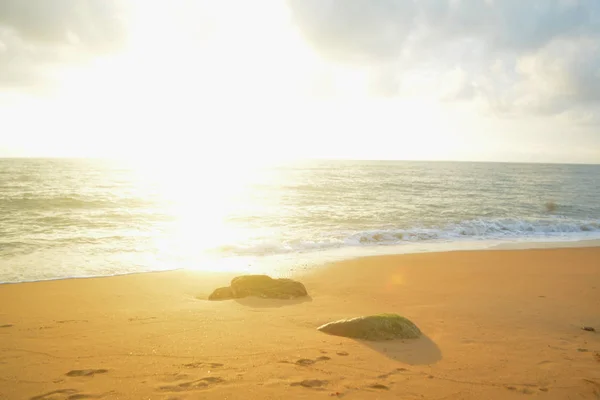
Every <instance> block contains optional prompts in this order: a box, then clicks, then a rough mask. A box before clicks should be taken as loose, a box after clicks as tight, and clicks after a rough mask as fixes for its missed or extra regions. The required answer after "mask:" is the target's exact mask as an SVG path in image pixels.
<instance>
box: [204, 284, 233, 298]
mask: <svg viewBox="0 0 600 400" xmlns="http://www.w3.org/2000/svg"><path fill="white" fill-rule="evenodd" d="M208 299H209V300H229V299H233V292H232V291H231V288H230V287H229V286H227V287H221V288H218V289H215V291H214V292H212V294H211V295H210V296H208Z"/></svg>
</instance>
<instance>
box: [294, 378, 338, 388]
mask: <svg viewBox="0 0 600 400" xmlns="http://www.w3.org/2000/svg"><path fill="white" fill-rule="evenodd" d="M328 383H329V381H323V380H320V379H305V380H303V381H300V382H293V383H290V386H302V387H305V388H310V389H319V388H322V387H323V386H327V384H328Z"/></svg>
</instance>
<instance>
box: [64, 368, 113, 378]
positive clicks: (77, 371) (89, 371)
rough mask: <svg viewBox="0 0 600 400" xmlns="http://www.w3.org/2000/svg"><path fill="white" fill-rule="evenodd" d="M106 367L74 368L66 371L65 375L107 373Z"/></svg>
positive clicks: (77, 375) (78, 375)
mask: <svg viewBox="0 0 600 400" xmlns="http://www.w3.org/2000/svg"><path fill="white" fill-rule="evenodd" d="M107 372H108V370H107V369H74V370H72V371H69V372H67V373H66V374H65V375H67V376H70V377H80V376H94V375H96V374H105V373H107Z"/></svg>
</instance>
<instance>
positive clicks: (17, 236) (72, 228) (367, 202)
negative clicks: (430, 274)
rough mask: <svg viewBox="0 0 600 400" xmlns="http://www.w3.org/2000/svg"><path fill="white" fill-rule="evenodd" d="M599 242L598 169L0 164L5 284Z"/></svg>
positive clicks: (0, 278)
mask: <svg viewBox="0 0 600 400" xmlns="http://www.w3.org/2000/svg"><path fill="white" fill-rule="evenodd" d="M598 238H600V166H598V165H558V164H504V163H469V162H407V161H324V160H318V161H296V162H288V163H278V164H272V165H266V164H262V165H261V164H258V163H248V162H240V161H236V160H230V161H228V160H221V161H218V162H217V161H214V160H213V161H211V162H208V161H202V160H186V159H184V160H172V159H171V160H162V159H160V157H159V158H157V159H154V160H150V161H146V162H128V161H114V160H84V159H0V282H20V281H32V280H42V279H58V278H68V277H84V276H106V275H116V274H126V273H134V272H145V271H156V270H168V269H179V268H190V269H213V270H215V269H216V270H224V269H228V268H230V269H234V270H245V271H253V270H256V271H259V270H260V269H261V265H269V262H270V263H271V265H273V264H280V265H287V266H290V267H293V266H298V265H308V264H311V263H312V264H314V263H316V262H318V260H321V261H322V260H327V259H332V258H340V257H341V258H343V257H349V256H352V257H354V256H360V255H367V254H368V255H370V254H381V253H390V252H406V251H431V250H436V249H445V250H447V249H456V248H465V247H468V248H483V247H486V246H488V245H489V244H490V243H505V242H508V243H514V242H530V241H545V242H559V241H571V240H581V239H598Z"/></svg>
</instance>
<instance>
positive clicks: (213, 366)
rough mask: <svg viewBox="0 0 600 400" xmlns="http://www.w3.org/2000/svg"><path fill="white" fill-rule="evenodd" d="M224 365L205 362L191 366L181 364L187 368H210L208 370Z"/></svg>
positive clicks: (191, 364)
mask: <svg viewBox="0 0 600 400" xmlns="http://www.w3.org/2000/svg"><path fill="white" fill-rule="evenodd" d="M223 365H224V364H221V363H205V362H195V363H189V364H181V366H182V367H185V368H203V367H208V368H219V367H222V366H223Z"/></svg>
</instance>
